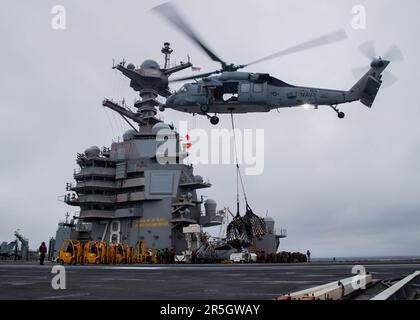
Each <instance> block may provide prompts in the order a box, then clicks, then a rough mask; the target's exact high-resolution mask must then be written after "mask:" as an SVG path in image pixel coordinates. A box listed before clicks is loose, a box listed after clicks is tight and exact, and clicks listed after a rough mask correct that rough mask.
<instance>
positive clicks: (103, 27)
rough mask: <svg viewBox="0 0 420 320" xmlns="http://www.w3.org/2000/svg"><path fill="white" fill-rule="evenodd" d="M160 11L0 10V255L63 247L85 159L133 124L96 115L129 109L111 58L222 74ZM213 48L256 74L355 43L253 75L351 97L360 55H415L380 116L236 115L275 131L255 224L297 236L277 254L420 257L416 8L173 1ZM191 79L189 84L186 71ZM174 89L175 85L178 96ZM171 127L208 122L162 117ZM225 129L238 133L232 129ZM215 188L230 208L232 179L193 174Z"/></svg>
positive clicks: (257, 190)
mask: <svg viewBox="0 0 420 320" xmlns="http://www.w3.org/2000/svg"><path fill="white" fill-rule="evenodd" d="M162 2H163V1H118V2H117V1H112V2H110V1H109V2H106V3H105V1H81V0H71V1H69V0H60V1H36V2H35V1H29V0H28V1H15V0H6V1H2V3H1V6H2V9H1V10H0V39H1V50H0V64H1V69H0V121H1V125H0V146H1V157H0V181H1V183H0V218H1V223H0V241H6V240H7V241H11V240H12V239H13V231H14V230H15V229H18V228H19V229H21V231H22V233H23V234H24V235H25V236H27V237H28V238H30V241H31V246H32V247H35V246H37V245H38V244H39V242H40V241H43V240H44V241H47V240H48V238H49V237H50V236H53V235H55V231H56V227H57V222H58V220H60V219H63V218H64V214H65V212H66V211H70V212H73V211H71V208H68V207H67V206H66V205H64V204H63V203H61V202H59V201H58V197H59V196H60V195H63V194H64V192H65V183H66V182H71V181H72V175H73V170H74V168H76V163H75V156H76V153H78V152H83V151H84V150H85V149H86V148H87V147H89V146H91V145H99V146H109V145H110V143H111V141H112V139H116V138H117V136H118V135H121V133H122V132H123V131H124V130H126V129H127V126H126V125H125V124H124V123H123V122H122V121H121V120H120V119H119V118H118V117H117V116H116V115H113V114H112V113H111V112H110V111H105V110H104V109H103V107H102V106H101V101H102V99H103V98H104V97H108V98H114V99H122V98H125V99H126V101H127V102H130V103H131V101H133V100H134V99H135V97H136V93H135V92H134V91H132V90H131V89H130V88H129V86H128V83H129V81H128V80H127V79H126V78H124V77H123V76H121V75H120V74H119V73H117V72H116V71H115V70H112V69H111V64H112V59H113V58H116V59H121V58H125V59H126V60H127V61H129V62H133V63H135V64H137V65H139V64H140V63H141V62H142V61H143V60H144V59H147V58H154V59H156V60H158V61H159V62H161V61H162V56H161V53H160V49H161V46H162V43H163V41H170V42H171V43H172V47H173V49H174V50H175V52H174V54H173V57H174V58H176V59H177V61H180V60H185V59H186V55H187V54H189V55H190V56H191V58H192V61H193V62H194V64H195V65H196V66H199V67H202V68H203V71H208V70H209V71H210V70H213V69H215V68H217V67H219V66H218V65H217V64H215V63H213V62H211V61H210V60H209V59H208V58H207V57H206V56H205V55H204V54H203V53H202V52H201V51H200V50H199V49H197V48H196V47H194V46H193V45H192V44H191V43H190V42H189V41H188V40H187V39H186V38H185V37H184V36H183V35H180V34H179V33H178V32H176V30H174V28H172V27H171V26H169V25H168V24H167V23H165V22H164V21H163V20H162V19H160V18H159V17H157V16H155V15H154V14H152V13H150V12H149V9H150V8H152V7H154V6H155V5H157V4H159V3H162ZM175 3H176V4H177V5H178V7H179V9H180V10H181V11H182V12H183V13H184V15H185V16H186V17H187V18H188V19H189V20H190V21H191V24H192V25H194V27H195V29H196V30H198V31H199V32H200V34H201V35H202V36H203V38H205V40H206V42H207V43H208V44H209V45H210V46H211V47H212V48H213V49H214V50H215V51H216V52H217V53H218V54H219V55H220V56H221V57H223V58H224V59H225V60H227V61H231V62H235V63H238V64H241V63H246V62H249V61H252V60H255V59H257V58H259V57H261V56H265V55H268V54H270V53H272V52H275V51H277V50H280V49H282V48H285V47H287V46H290V45H294V44H297V43H299V42H301V41H305V40H308V39H311V38H313V37H317V36H320V35H323V34H325V33H328V32H331V31H335V30H336V29H338V28H345V29H346V31H347V32H348V35H349V39H348V40H347V41H345V42H341V43H338V44H334V45H331V46H328V47H324V48H318V49H314V50H310V51H307V52H303V53H299V54H295V55H292V56H289V57H285V58H282V59H277V60H272V61H269V62H264V63H261V64H258V65H256V66H253V67H252V68H249V69H248V70H247V71H252V72H263V73H270V74H272V75H273V76H276V77H278V78H280V79H283V80H284V81H286V82H289V83H292V84H296V85H305V86H315V87H325V88H332V89H345V90H347V89H349V88H350V87H351V86H352V85H353V84H354V83H355V81H356V80H355V79H354V78H353V76H352V73H351V70H352V68H354V67H359V66H363V65H366V66H367V65H368V64H369V61H367V60H366V58H365V57H363V56H362V55H361V54H360V53H359V52H358V51H357V47H358V46H359V45H361V44H362V43H363V42H365V41H367V40H371V39H374V40H376V41H377V49H378V53H384V52H386V50H387V49H388V48H389V47H390V46H391V45H393V44H396V45H398V46H399V47H400V48H401V50H402V51H403V53H404V55H405V61H404V62H403V63H398V64H393V65H391V66H390V70H391V71H392V72H393V74H394V75H396V76H397V77H398V79H399V81H398V83H397V84H395V85H394V86H392V87H391V88H388V89H384V90H381V91H380V92H379V94H378V97H377V99H376V101H375V104H374V108H373V109H372V110H369V109H367V108H366V107H364V106H363V105H361V104H360V103H353V104H351V105H346V106H345V107H343V111H345V112H346V113H347V118H346V119H345V120H343V121H340V120H338V119H337V116H336V114H335V113H334V112H332V111H331V110H330V109H329V108H321V109H320V110H318V111H315V110H310V111H306V110H301V109H290V110H284V111H281V112H280V113H279V114H278V113H277V112H272V113H271V114H255V115H251V114H248V115H240V116H237V117H236V119H237V126H238V127H239V128H255V129H261V128H263V129H265V171H264V174H263V175H261V176H256V177H247V178H246V185H247V192H248V196H249V199H250V202H251V205H252V207H253V208H254V211H256V212H257V213H260V214H265V212H266V210H269V214H270V215H271V216H272V217H274V218H275V220H276V224H277V228H280V227H283V228H287V229H288V233H289V237H288V238H287V239H286V240H284V241H283V242H282V245H281V246H282V249H284V250H290V251H306V250H307V249H311V251H312V252H313V255H314V256H318V257H321V256H372V255H376V256H380V255H419V254H420V250H419V247H420V246H419V244H420V232H419V227H420V203H419V200H420V188H419V181H420V170H419V169H420V164H419V161H418V160H419V157H420V127H419V125H418V121H419V116H420V108H419V106H418V101H420V90H419V89H418V79H417V77H418V69H419V68H418V61H417V60H416V59H418V57H419V56H420V47H419V43H418V41H417V39H418V34H417V33H418V30H419V27H420V22H419V20H418V12H419V11H420V2H418V1H416V0H404V1H401V2H399V3H398V2H396V1H391V0H371V1H353V0H340V1H333V0H329V1H327V0H317V1H313V0H306V1H304V0H298V1H297V0H293V1H291V0H287V1H277V0H273V1H243V0H241V1H239V0H237V1H226V0H223V1H221V0H216V1H192V0H188V1H175ZM57 4H61V5H64V6H65V8H66V10H67V29H66V30H65V31H58V30H53V29H52V28H51V19H52V14H51V8H52V7H53V6H54V5H57ZM356 4H363V5H365V6H366V9H367V30H365V31H355V30H353V29H352V28H351V20H352V15H351V9H352V7H353V6H354V5H356ZM185 74H189V72H188V71H186V72H185ZM175 88H176V87H173V89H175ZM162 116H163V117H164V119H165V120H166V121H168V122H172V121H173V122H175V123H176V122H177V121H179V120H181V119H187V120H188V121H189V122H190V123H191V125H192V126H194V127H206V128H208V127H209V124H208V120H206V119H205V118H195V119H193V117H192V116H190V115H186V114H181V113H177V112H174V111H165V113H164V114H163V115H162ZM220 126H221V127H226V128H229V127H230V123H229V117H228V116H225V117H222V119H221V123H220ZM196 173H197V174H200V175H203V176H205V177H207V178H209V179H210V180H211V182H212V183H213V187H212V188H211V189H209V190H206V193H205V195H208V196H210V197H212V198H214V199H216V200H217V201H218V203H219V207H223V206H230V207H232V208H233V207H234V205H235V173H234V168H233V166H198V167H197V168H196Z"/></svg>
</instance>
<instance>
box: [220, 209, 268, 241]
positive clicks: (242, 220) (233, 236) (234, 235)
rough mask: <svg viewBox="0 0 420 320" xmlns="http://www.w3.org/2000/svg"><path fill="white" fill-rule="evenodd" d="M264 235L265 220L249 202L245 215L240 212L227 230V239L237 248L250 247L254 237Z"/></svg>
mask: <svg viewBox="0 0 420 320" xmlns="http://www.w3.org/2000/svg"><path fill="white" fill-rule="evenodd" d="M263 235H265V221H264V219H263V218H261V217H259V216H257V215H256V214H254V212H253V211H252V209H251V208H250V206H249V205H248V204H247V205H246V213H245V215H244V216H243V217H241V216H240V214H239V213H238V214H237V215H236V217H235V218H233V220H232V221H231V222H230V223H229V225H228V227H227V230H226V239H227V241H228V243H229V244H230V245H231V246H233V247H235V248H239V247H249V246H250V245H251V243H252V239H254V238H256V237H261V236H263Z"/></svg>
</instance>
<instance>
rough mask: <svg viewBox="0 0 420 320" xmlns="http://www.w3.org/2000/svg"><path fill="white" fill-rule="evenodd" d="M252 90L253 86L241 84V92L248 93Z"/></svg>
mask: <svg viewBox="0 0 420 320" xmlns="http://www.w3.org/2000/svg"><path fill="white" fill-rule="evenodd" d="M250 90H251V85H250V84H249V83H242V84H241V92H243V93H248V92H249V91H250Z"/></svg>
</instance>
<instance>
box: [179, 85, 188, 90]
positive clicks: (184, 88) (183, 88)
mask: <svg viewBox="0 0 420 320" xmlns="http://www.w3.org/2000/svg"><path fill="white" fill-rule="evenodd" d="M178 92H187V85H185V84H184V85H183V86H182V87H181V89H179V90H178Z"/></svg>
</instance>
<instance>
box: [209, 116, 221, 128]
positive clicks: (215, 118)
mask: <svg viewBox="0 0 420 320" xmlns="http://www.w3.org/2000/svg"><path fill="white" fill-rule="evenodd" d="M210 123H211V124H212V125H214V126H215V125H217V124H219V117H217V116H213V117H211V118H210Z"/></svg>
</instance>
